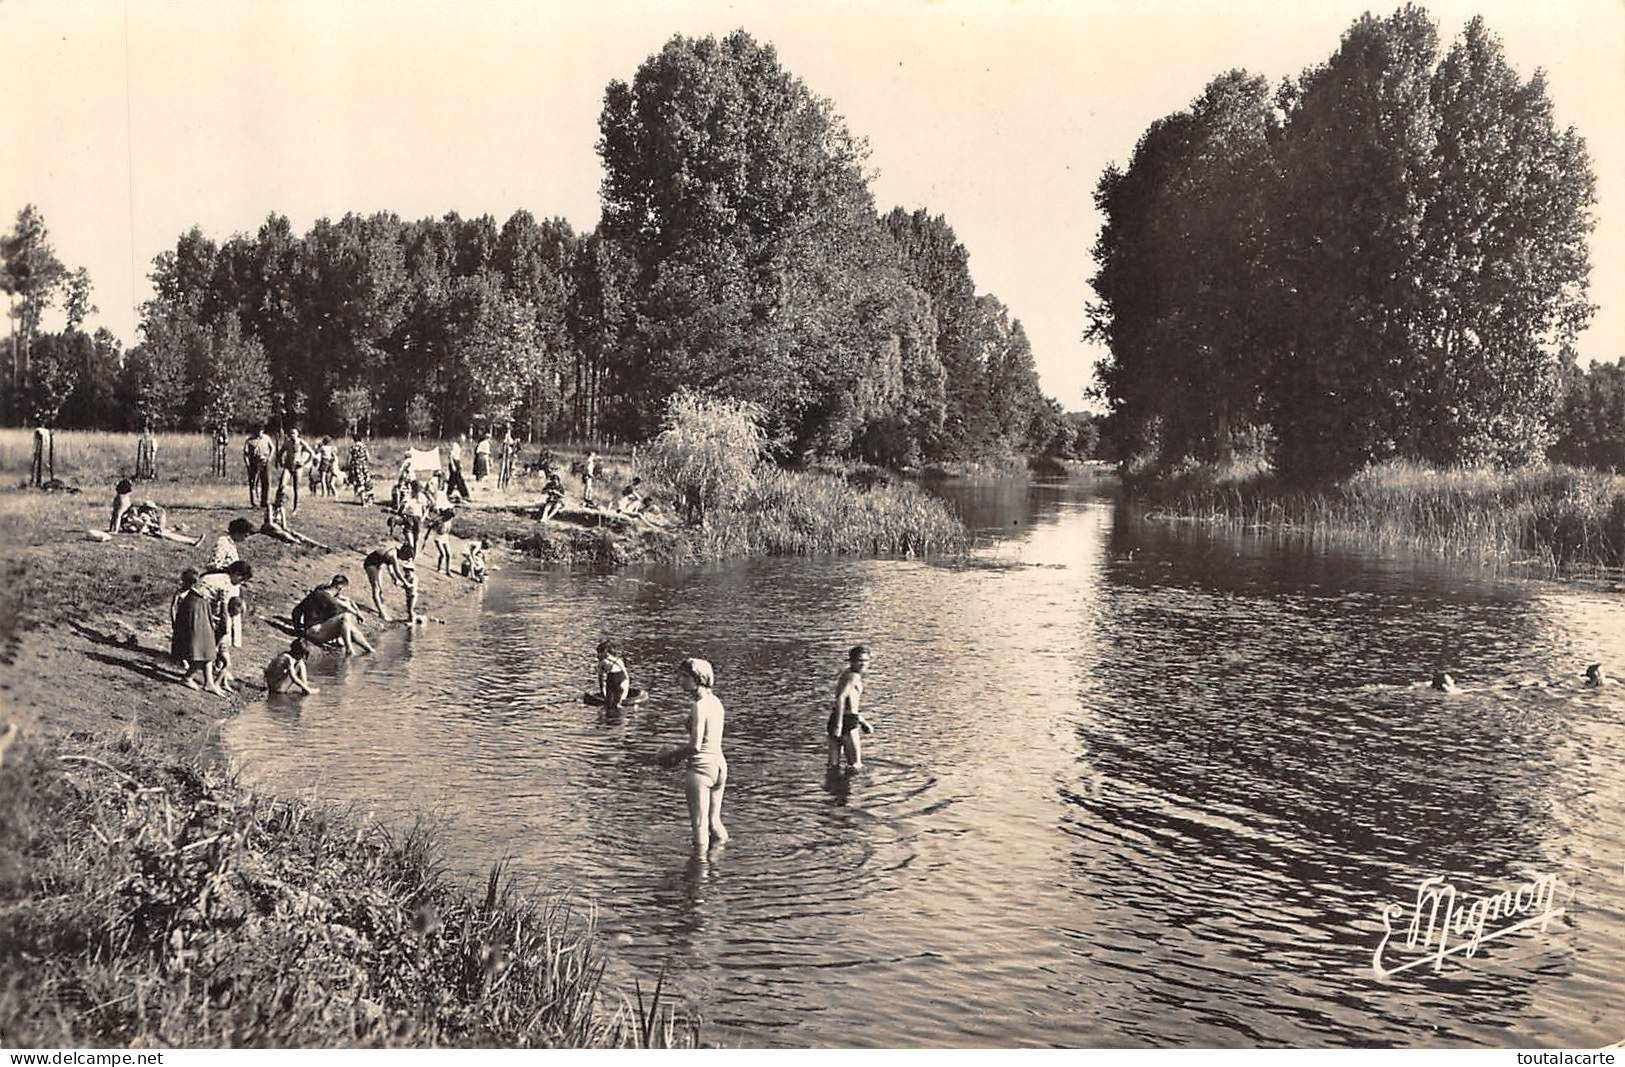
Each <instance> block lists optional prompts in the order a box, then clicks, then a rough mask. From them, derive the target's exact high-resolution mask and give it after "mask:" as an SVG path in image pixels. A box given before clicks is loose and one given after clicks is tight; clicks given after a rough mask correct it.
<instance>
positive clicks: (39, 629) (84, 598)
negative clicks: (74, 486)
mask: <svg viewBox="0 0 1625 1067" xmlns="http://www.w3.org/2000/svg"><path fill="white" fill-rule="evenodd" d="M145 496H150V497H152V498H153V499H155V500H157V501H158V502H159V503H160V504H163V505H165V506H166V508H167V510H168V515H169V521H170V523H171V525H172V526H175V527H177V528H181V529H184V531H185V532H186V533H187V534H188V535H190V536H193V537H197V536H201V537H202V538H203V542H202V543H201V544H200V545H198V546H197V547H195V548H194V547H191V546H188V545H184V544H179V543H175V542H171V541H164V540H159V539H156V538H151V537H139V536H134V535H129V534H124V535H120V536H118V537H117V538H115V539H114V540H113V541H111V542H99V541H95V540H92V539H90V538H89V537H88V535H87V534H86V531H87V530H91V529H102V528H103V527H105V526H106V523H107V506H108V502H107V501H106V500H103V499H101V498H100V496H92V494H91V493H88V492H87V493H81V494H53V493H39V492H30V491H24V490H19V491H10V492H5V493H0V543H3V544H6V545H7V546H8V547H9V552H8V560H7V563H6V567H5V571H6V573H5V575H4V587H5V589H4V592H0V643H3V646H4V649H3V651H4V654H5V658H6V659H7V660H9V662H7V663H5V664H4V665H0V705H3V707H4V709H5V711H6V713H7V715H8V716H9V717H10V718H11V719H14V720H15V721H17V722H18V723H19V724H20V726H21V727H22V729H23V730H24V731H27V732H33V731H43V732H45V733H47V734H52V735H56V736H59V737H67V736H72V735H74V734H81V735H91V736H93V735H97V734H102V733H106V732H114V733H122V732H127V731H132V730H133V731H138V732H139V733H140V734H141V735H142V736H143V737H144V738H145V739H146V740H147V741H148V742H149V743H150V742H153V741H158V742H161V747H165V748H169V749H170V750H171V751H173V752H174V753H175V754H176V755H177V756H180V755H191V756H195V755H197V754H199V753H200V752H201V751H203V750H204V749H206V748H207V746H208V745H209V742H210V739H211V737H212V736H213V732H214V729H215V727H216V726H217V725H218V724H219V723H220V722H221V721H222V720H223V719H225V718H227V717H228V716H230V715H231V714H233V713H234V712H235V711H236V710H237V709H238V708H240V707H241V706H242V705H243V704H245V703H247V702H248V701H251V700H255V699H260V698H262V697H263V696H264V686H263V683H262V682H261V680H260V677H259V674H260V668H261V667H263V666H264V664H265V663H266V662H268V661H269V660H270V659H271V657H272V656H274V655H275V654H276V653H277V652H278V651H280V650H281V649H282V648H284V647H286V645H287V642H288V640H289V637H288V632H287V630H285V629H284V628H283V627H282V626H281V625H279V623H282V622H285V620H286V618H287V614H288V611H289V609H290V608H291V607H292V606H293V605H294V604H295V603H297V602H298V600H299V599H300V598H301V597H303V596H304V594H305V593H306V592H307V591H308V590H309V589H310V588H311V587H313V586H315V585H318V584H321V583H322V582H324V581H326V580H327V579H328V578H331V577H332V576H333V575H334V574H345V575H347V576H348V577H349V579H350V582H351V591H352V594H353V595H354V597H355V599H356V600H357V601H358V602H360V603H362V604H363V605H364V606H366V607H369V608H370V601H369V598H368V597H367V595H366V588H367V586H366V578H365V575H364V574H363V572H362V569H361V561H362V559H363V557H364V556H365V554H366V553H367V552H368V551H370V550H372V549H374V548H377V547H381V546H383V545H386V544H388V543H390V541H391V536H390V531H389V529H388V518H389V513H388V512H387V511H386V510H385V509H384V508H382V507H377V506H374V507H363V506H361V505H360V504H358V503H355V502H354V501H352V500H348V499H345V498H343V497H340V498H338V499H330V498H324V497H315V498H312V497H306V498H305V499H304V500H302V501H301V507H300V510H299V511H298V513H297V514H296V515H295V516H294V518H293V522H294V526H295V528H296V529H297V530H299V531H300V532H301V533H304V534H306V535H307V536H309V537H311V538H313V539H315V540H317V541H320V542H322V543H323V544H325V545H327V546H330V549H331V550H323V549H316V548H307V547H300V546H294V545H288V544H285V543H283V542H281V541H277V540H274V539H272V538H270V537H266V536H264V535H255V536H254V537H251V538H249V539H248V540H247V541H246V542H244V543H243V544H242V545H241V547H240V549H239V551H240V553H241V555H242V558H243V559H245V560H247V561H248V562H249V563H250V564H251V565H252V566H253V568H254V577H253V580H252V581H251V582H250V583H248V586H247V589H248V593H247V597H246V602H247V616H246V619H247V621H246V624H245V626H244V628H243V647H242V648H240V649H235V650H233V658H234V659H235V661H236V667H237V676H238V681H239V685H240V688H239V690H238V692H237V694H236V695H235V696H234V697H232V698H231V699H223V698H221V697H217V696H212V695H210V694H207V693H202V692H196V691H193V690H190V689H187V688H185V687H183V686H181V685H178V684H176V680H175V679H176V675H175V669H174V667H173V665H172V664H171V663H170V661H169V658H168V650H169V630H170V623H169V616H168V611H169V601H170V596H171V594H172V593H173V591H174V589H175V586H176V581H177V577H178V575H179V574H180V571H181V570H182V569H183V568H186V567H196V566H201V565H202V564H204V563H206V562H207V560H208V557H209V555H210V553H211V551H212V549H213V545H214V542H215V539H216V538H217V537H218V536H219V535H220V534H221V533H223V532H224V531H225V528H226V524H227V523H229V522H230V521H231V520H232V519H233V518H236V517H238V516H242V517H244V518H249V519H253V520H255V521H257V519H258V516H257V514H256V513H255V512H254V511H252V510H250V509H249V508H248V507H247V500H246V497H245V496H244V495H243V492H242V490H240V489H238V488H236V487H231V486H224V485H207V484H206V485H198V486H180V485H178V484H173V483H172V484H158V485H146V486H143V487H141V488H138V490H137V497H138V499H139V498H141V497H145ZM492 497H493V498H492V499H488V500H483V501H479V502H477V503H476V504H475V505H473V506H471V507H468V508H465V509H464V510H463V511H462V512H461V513H460V514H459V515H458V517H457V519H456V521H455V524H454V529H453V532H454V535H456V536H455V541H454V550H455V551H456V552H457V555H458V558H459V559H460V557H461V546H462V544H463V543H465V542H466V539H467V538H473V537H486V538H488V539H489V540H490V541H491V543H492V545H493V546H494V550H493V553H492V561H493V563H494V564H495V565H497V566H501V565H502V563H503V561H504V559H505V558H506V559H512V558H514V557H515V556H517V555H518V554H521V553H526V554H530V555H534V556H536V557H539V558H542V559H546V560H549V561H552V562H555V563H560V564H597V565H603V564H609V565H614V564H620V563H625V562H630V561H634V560H655V559H661V558H671V557H672V555H673V554H674V553H675V552H676V551H677V548H678V545H679V544H680V541H681V535H680V534H679V533H676V532H673V531H670V530H667V529H664V528H661V527H657V526H654V525H651V524H650V523H647V522H643V521H628V520H626V519H622V518H618V517H615V516H613V515H609V514H606V513H603V512H599V511H595V510H591V509H584V508H578V509H575V510H566V511H564V512H561V513H560V514H559V515H558V516H556V517H555V518H554V519H553V520H551V521H550V522H547V523H541V522H538V521H537V520H536V519H534V518H533V517H531V515H532V513H533V509H534V506H535V504H536V503H537V502H536V501H534V500H526V499H524V498H519V497H511V498H510V497H506V496H503V497H496V496H495V495H494V494H493V495H492ZM433 564H434V560H433V558H432V556H431V557H428V558H425V559H422V560H420V566H419V568H418V573H419V585H420V588H421V601H422V604H423V610H425V611H426V612H428V613H429V614H431V615H433V614H434V612H435V607H436V605H437V604H444V603H445V602H446V600H447V599H448V598H452V597H458V596H461V595H463V594H464V593H466V592H467V591H468V590H469V589H470V588H471V585H472V583H471V582H470V581H469V580H468V579H465V578H462V577H460V576H458V577H447V576H445V575H443V574H436V573H434V572H433V571H432V569H431V568H432V567H433ZM390 593H391V594H392V596H393V602H394V606H395V609H396V610H395V611H394V612H392V614H399V613H400V610H401V609H402V608H403V602H402V600H401V597H400V594H399V592H398V591H397V590H394V589H393V588H392V587H391V588H390ZM383 625H386V624H384V623H383V622H382V621H381V620H378V619H377V618H376V617H375V616H370V612H369V621H368V628H369V629H371V630H376V629H377V628H378V627H381V626H383ZM318 654H320V655H333V654H334V653H318Z"/></svg>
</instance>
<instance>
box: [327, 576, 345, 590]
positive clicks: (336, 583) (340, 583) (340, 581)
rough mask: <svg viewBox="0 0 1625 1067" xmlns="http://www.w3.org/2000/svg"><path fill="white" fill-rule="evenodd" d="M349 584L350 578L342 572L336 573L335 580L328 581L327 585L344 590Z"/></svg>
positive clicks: (330, 587)
mask: <svg viewBox="0 0 1625 1067" xmlns="http://www.w3.org/2000/svg"><path fill="white" fill-rule="evenodd" d="M349 584H350V579H348V578H346V577H345V576H344V575H342V574H335V575H333V580H332V581H330V582H328V583H327V586H328V588H329V589H339V590H342V589H343V588H344V587H345V586H347V585H349Z"/></svg>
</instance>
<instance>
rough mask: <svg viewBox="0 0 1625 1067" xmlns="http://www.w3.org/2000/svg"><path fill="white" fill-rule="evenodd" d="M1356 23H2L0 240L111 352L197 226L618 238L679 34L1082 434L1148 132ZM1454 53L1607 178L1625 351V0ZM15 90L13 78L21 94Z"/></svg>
mask: <svg viewBox="0 0 1625 1067" xmlns="http://www.w3.org/2000/svg"><path fill="white" fill-rule="evenodd" d="M1397 6H1399V5H1398V4H1397V2H1391V3H1389V4H1387V5H1383V4H1367V3H1361V2H1354V0H1350V2H1343V0H1297V2H1293V3H1282V2H1280V0H1269V2H1264V0H1231V2H1221V0H1185V2H1178V3H1176V2H1171V0H1072V2H1054V0H868V2H855V0H849V2H840V3H837V2H833V0H802V2H800V3H796V4H789V3H781V2H755V0H750V2H746V0H738V2H726V0H662V2H653V0H570V2H552V0H549V2H530V3H517V2H507V0H481V2H469V0H462V2H441V0H394V2H387V3H386V2H381V0H321V2H310V0H303V2H301V0H286V2H279V3H269V2H246V0H242V2H240V0H210V2H207V3H196V2H191V0H129V2H126V3H118V2H111V0H107V2H97V0H87V2H84V3H72V4H67V3H60V2H57V0H0V40H5V41H7V42H8V44H10V45H11V47H10V48H9V49H8V53H9V55H8V65H9V68H10V69H9V70H8V73H9V74H10V81H11V84H12V85H13V86H18V85H22V86H25V87H26V88H25V89H24V92H23V94H22V96H21V97H20V98H19V97H17V96H15V95H14V96H13V99H12V103H11V105H10V106H8V107H6V108H4V109H0V147H3V148H4V156H3V158H0V229H4V230H7V231H9V230H10V229H11V223H12V220H13V219H14V217H15V212H16V211H17V210H18V209H20V208H21V207H22V206H23V205H24V204H27V203H33V204H35V205H37V206H38V207H39V209H40V210H41V212H42V213H43V215H44V217H45V221H46V224H47V226H48V227H49V229H50V232H51V236H52V239H53V242H54V244H55V247H56V251H57V254H58V257H59V258H60V259H61V260H62V261H63V262H64V263H65V264H67V265H68V266H69V267H70V268H73V267H79V266H83V267H85V268H87V269H88V271H89V272H90V276H91V279H92V281H93V282H94V284H95V287H96V289H95V296H94V299H95V303H96V304H97V306H98V307H99V308H100V312H99V314H98V315H96V316H94V317H93V318H92V319H91V321H90V323H89V325H90V326H92V327H94V326H97V325H102V326H106V327H107V328H108V329H110V330H111V331H112V332H113V333H115V334H116V335H118V336H119V337H120V338H121V339H122V340H123V341H124V342H125V343H126V344H132V343H134V342H135V341H136V340H137V339H138V338H137V337H136V331H135V325H136V321H137V308H138V306H139V305H140V303H141V302H142V301H143V300H145V299H147V298H148V296H150V294H151V286H150V284H149V282H148V280H147V274H148V272H149V270H150V268H151V263H152V259H153V257H154V256H156V255H157V254H158V253H159V252H161V251H163V250H164V249H165V248H172V247H173V246H174V243H175V240H176V238H177V237H179V236H180V235H181V234H182V233H183V232H185V231H186V230H187V229H189V228H190V227H192V226H193V225H197V226H199V227H201V228H202V230H203V232H204V233H205V234H207V235H208V236H210V237H211V238H213V239H215V240H217V241H223V240H225V239H226V238H228V237H230V236H231V235H232V234H234V233H239V232H243V233H252V232H254V231H255V230H257V229H258V227H259V225H260V223H261V222H263V221H264V219H265V217H266V215H268V214H270V213H272V212H279V213H282V214H285V215H287V216H288V217H289V218H290V220H291V221H292V223H293V226H294V228H295V230H296V231H298V232H304V231H305V230H306V229H308V228H309V226H310V224H311V223H312V222H313V221H314V220H316V219H317V218H320V217H322V216H329V217H334V218H336V217H339V216H342V215H343V214H345V213H346V212H351V211H354V212H358V213H362V214H370V213H372V212H375V211H393V212H395V213H397V214H399V215H401V216H402V217H403V218H421V217H424V216H439V215H442V214H445V213H446V212H448V211H456V212H458V213H459V214H462V215H464V216H470V215H480V214H490V215H492V216H494V217H495V218H496V219H497V220H498V222H499V223H500V222H501V221H502V220H504V219H506V218H507V217H508V216H509V215H511V214H512V213H513V212H514V211H516V210H518V209H521V208H523V209H525V210H527V211H529V212H530V213H531V214H533V215H535V216H537V217H538V218H546V217H555V216H560V217H563V218H565V219H568V220H569V222H570V223H571V225H572V226H574V227H575V228H576V230H577V231H578V232H585V231H588V230H591V229H592V227H593V226H594V225H595V224H596V222H597V219H598V212H599V201H598V186H599V181H600V179H601V174H602V168H601V164H600V162H599V159H598V156H597V153H596V150H595V147H594V146H595V142H596V140H597V134H598V130H597V121H598V115H599V112H600V110H601V108H602V105H603V93H604V88H605V86H606V85H607V84H608V83H609V82H610V80H611V79H615V78H619V79H622V80H630V79H631V78H632V76H633V75H634V74H635V73H636V71H637V68H638V65H639V64H640V63H641V62H643V60H645V59H646V58H648V57H649V56H650V55H651V54H653V53H655V52H656V51H658V50H659V49H660V47H661V46H662V45H663V44H664V43H665V42H666V41H667V40H668V39H670V38H671V37H672V36H673V35H675V34H683V35H687V36H703V35H706V34H718V35H720V34H724V33H727V32H729V31H731V30H733V29H736V28H744V29H745V30H747V31H748V32H750V33H751V34H752V35H754V36H755V37H756V38H757V39H759V40H763V41H767V42H770V43H771V44H773V45H774V46H775V47H776V48H777V50H778V55H779V59H780V62H781V63H782V64H783V65H784V66H785V68H786V69H788V70H789V71H790V72H792V73H793V74H795V75H796V76H798V77H800V78H801V79H802V80H803V81H804V82H805V83H806V84H807V85H808V87H809V88H810V89H811V90H812V91H813V92H815V93H817V94H819V95H821V96H824V97H827V98H829V99H830V101H831V102H832V104H833V106H834V108H835V110H836V111H837V112H838V113H839V114H841V115H842V116H844V117H845V119H846V121H847V123H848V125H849V127H850V128H851V129H852V131H853V132H854V133H856V134H858V135H859V136H861V137H864V138H866V139H867V140H868V142H869V146H870V150H871V154H870V157H869V166H870V167H871V168H872V170H873V171H874V178H873V180H872V182H871V188H872V189H873V191H874V194H875V200H876V205H877V207H878V208H879V209H880V210H882V211H885V210H887V209H889V208H890V207H892V206H894V205H902V206H904V207H906V208H908V209H910V210H912V209H915V208H919V207H924V208H926V209H928V210H929V211H930V212H932V213H933V214H941V215H943V216H945V217H946V218H947V220H948V222H949V224H950V225H952V226H953V228H954V230H955V231H956V232H957V234H958V235H959V238H960V240H961V242H962V243H963V244H964V245H965V247H966V249H967V250H968V251H969V253H970V268H971V274H972V276H973V277H974V278H975V281H976V285H977V289H978V290H979V291H981V292H989V293H992V294H994V295H995V296H997V297H998V298H999V299H1000V300H1002V301H1003V302H1004V303H1005V305H1006V306H1007V307H1009V308H1010V311H1011V314H1012V315H1013V316H1014V317H1016V318H1018V319H1020V320H1022V322H1023V324H1024V325H1025V327H1026V329H1027V333H1028V336H1029V337H1030V338H1031V340H1032V344H1033V353H1034V357H1035V360H1036V362H1037V364H1038V369H1039V374H1040V377H1041V379H1042V382H1043V385H1044V387H1045V389H1046V391H1047V392H1049V393H1050V394H1051V395H1052V396H1054V397H1056V398H1057V399H1058V400H1060V401H1061V403H1062V404H1063V405H1064V406H1065V407H1067V408H1068V409H1077V408H1080V407H1082V406H1084V397H1083V391H1084V389H1085V387H1086V386H1087V385H1088V384H1089V382H1090V380H1091V371H1092V367H1093V365H1094V362H1095V360H1096V359H1097V358H1098V356H1099V355H1100V354H1101V353H1100V351H1099V350H1098V349H1097V348H1096V347H1094V346H1091V345H1088V344H1086V343H1085V342H1084V341H1083V339H1082V334H1083V331H1084V328H1085V325H1086V316H1085V305H1086V303H1087V302H1088V301H1089V300H1090V299H1092V292H1091V290H1090V288H1089V282H1088V279H1089V276H1090V275H1091V274H1092V273H1093V270H1094V264H1093V262H1092V260H1091V258H1090V248H1091V247H1092V245H1093V244H1094V240H1095V235H1096V232H1097V230H1098V228H1099V223H1100V219H1099V216H1098V214H1097V213H1096V212H1095V210H1094V203H1093V197H1092V194H1093V190H1094V185H1095V182H1096V181H1097V180H1098V178H1099V177H1100V174H1101V172H1102V170H1104V168H1105V167H1106V166H1107V165H1108V164H1111V163H1114V162H1115V163H1118V164H1120V165H1121V164H1123V163H1126V162H1127V160H1128V158H1129V156H1130V154H1131V153H1132V151H1133V149H1134V144H1135V142H1136V140H1137V139H1138V138H1139V136H1140V134H1141V133H1143V132H1144V130H1145V128H1146V127H1147V126H1148V125H1149V124H1150V123H1151V122H1153V121H1154V120H1156V119H1157V118H1160V117H1161V116H1163V115H1166V114H1168V113H1170V112H1173V111H1176V110H1179V109H1181V108H1184V107H1186V106H1188V105H1189V104H1190V102H1191V101H1192V100H1193V99H1194V98H1195V97H1196V96H1197V95H1198V94H1199V93H1200V92H1201V90H1202V88H1203V86H1204V85H1205V84H1206V83H1207V82H1208V80H1209V79H1211V78H1212V77H1213V76H1214V75H1216V74H1219V73H1222V72H1224V71H1226V70H1229V69H1231V68H1236V67H1241V68H1245V69H1246V70H1248V71H1250V72H1251V73H1254V74H1261V75H1264V76H1266V77H1268V78H1269V79H1270V80H1271V81H1272V82H1278V81H1279V80H1280V79H1282V78H1283V77H1289V76H1295V75H1297V74H1298V73H1300V72H1301V71H1302V70H1303V69H1304V68H1306V67H1309V66H1312V65H1314V64H1317V63H1319V62H1322V61H1324V60H1325V59H1326V58H1328V57H1329V56H1330V55H1331V53H1332V52H1333V51H1334V50H1335V49H1336V47H1337V43H1338V40H1339V37H1340V36H1341V34H1342V32H1343V31H1344V30H1345V29H1347V27H1348V26H1349V25H1350V24H1351V23H1352V22H1353V21H1354V20H1355V19H1356V18H1358V17H1359V15H1360V14H1361V13H1362V12H1363V11H1365V10H1368V9H1369V10H1372V11H1373V13H1375V14H1379V15H1385V14H1387V13H1389V12H1391V11H1392V10H1394V8H1395V7H1397ZM1423 6H1424V7H1426V8H1427V10H1428V11H1429V13H1430V14H1431V15H1432V16H1433V18H1434V20H1435V21H1436V22H1438V23H1439V28H1440V36H1441V39H1442V41H1444V42H1449V41H1450V40H1452V39H1454V38H1455V37H1456V36H1457V35H1458V34H1459V33H1460V30H1461V27H1462V26H1463V25H1464V24H1465V23H1466V21H1467V20H1468V19H1469V18H1471V17H1472V15H1474V14H1475V13H1476V14H1482V15H1484V17H1485V19H1486V20H1487V21H1488V23H1489V25H1490V28H1491V29H1492V30H1493V31H1495V32H1496V33H1497V34H1499V35H1500V36H1501V38H1502V39H1503V42H1504V45H1505V49H1506V53H1507V57H1508V59H1509V61H1510V62H1511V63H1512V65H1513V66H1514V67H1515V68H1516V69H1517V70H1518V71H1519V73H1520V74H1522V75H1524V76H1525V77H1527V76H1528V75H1529V74H1531V73H1533V71H1534V70H1535V69H1536V68H1543V69H1545V70H1546V71H1547V74H1548V80H1549V87H1548V91H1549V93H1550V95H1551V98H1552V100H1553V104H1554V109H1555V112H1556V116H1557V120H1558V122H1559V124H1561V125H1573V126H1575V127H1576V128H1578V130H1579V131H1580V133H1581V134H1582V135H1584V136H1585V137H1586V139H1587V142H1588V145H1589V147H1590V151H1591V157H1592V168H1593V170H1594V172H1595V173H1596V175H1597V179H1598V183H1597V191H1598V201H1599V202H1598V204H1597V207H1596V213H1597V218H1598V225H1597V229H1596V231H1595V233H1594V235H1593V238H1592V246H1591V252H1592V263H1593V272H1592V291H1591V299H1592V301H1593V302H1594V303H1596V304H1598V305H1600V310H1599V311H1598V313H1597V316H1596V318H1595V319H1594V320H1593V322H1592V324H1591V327H1590V329H1589V330H1588V331H1587V332H1586V334H1585V335H1584V336H1583V337H1582V338H1581V340H1580V354H1581V362H1582V363H1584V362H1587V361H1588V360H1594V359H1604V360H1612V359H1616V358H1619V357H1621V356H1625V301H1622V300H1621V299H1620V294H1621V293H1622V292H1625V135H1622V133H1621V130H1622V129H1625V124H1622V123H1621V122H1620V121H1619V120H1618V109H1619V106H1620V105H1619V101H1621V100H1625V0H1555V2H1536V0H1480V2H1477V3H1463V2H1458V0H1450V2H1434V3H1425V4H1424V5H1423ZM19 64H20V69H19Z"/></svg>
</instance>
